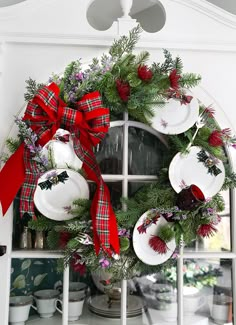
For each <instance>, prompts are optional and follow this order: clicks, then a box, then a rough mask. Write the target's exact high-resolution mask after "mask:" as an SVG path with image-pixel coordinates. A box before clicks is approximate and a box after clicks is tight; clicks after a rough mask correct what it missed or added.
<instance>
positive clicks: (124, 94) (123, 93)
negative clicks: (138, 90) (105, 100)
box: [116, 79, 130, 102]
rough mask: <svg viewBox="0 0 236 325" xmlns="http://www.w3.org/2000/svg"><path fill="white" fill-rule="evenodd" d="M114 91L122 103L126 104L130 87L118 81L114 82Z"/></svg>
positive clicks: (126, 83)
mask: <svg viewBox="0 0 236 325" xmlns="http://www.w3.org/2000/svg"><path fill="white" fill-rule="evenodd" d="M116 89H117V91H118V94H119V96H120V98H121V99H122V100H123V102H127V101H128V100H129V96H130V85H129V83H128V82H125V81H122V80H120V79H118V80H116Z"/></svg>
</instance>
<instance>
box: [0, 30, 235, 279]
mask: <svg viewBox="0 0 236 325" xmlns="http://www.w3.org/2000/svg"><path fill="white" fill-rule="evenodd" d="M140 32H141V29H140V27H139V26H137V27H135V28H134V29H133V30H131V31H130V33H129V35H128V36H122V37H121V38H120V39H119V40H116V41H114V43H113V45H112V46H111V48H110V50H109V53H108V54H104V55H103V56H102V57H101V58H100V59H98V58H94V59H93V61H92V63H91V64H90V65H89V66H87V67H84V64H83V63H82V61H81V60H78V61H73V62H71V63H70V64H69V65H68V66H67V67H66V69H65V72H64V74H63V75H55V74H53V75H52V76H51V78H50V81H49V84H47V85H45V84H37V83H36V82H35V81H34V80H32V79H29V80H28V81H27V93H26V94H25V99H26V101H27V102H28V104H27V107H26V110H25V113H24V116H23V118H22V119H20V118H16V124H17V125H18V127H19V136H18V139H8V140H7V145H8V148H9V149H11V151H12V155H11V156H10V158H8V157H7V158H6V159H5V161H6V163H5V165H4V167H3V169H2V170H1V172H0V183H1V184H2V186H1V189H0V201H1V204H2V209H3V214H5V212H6V211H7V209H8V207H9V205H10V204H11V202H12V201H13V199H14V197H15V195H16V193H17V192H18V190H19V189H20V188H21V194H20V214H21V216H25V215H26V214H27V215H28V216H30V217H31V218H32V219H31V220H30V221H29V224H28V225H29V227H30V228H31V229H34V230H44V231H47V233H48V236H47V240H48V246H49V248H50V249H58V248H59V249H60V250H62V251H63V254H64V258H63V259H61V260H60V263H59V268H60V269H63V268H64V267H65V266H67V265H70V266H71V267H72V268H73V270H74V271H78V272H80V273H81V274H83V273H84V272H85V271H86V268H87V269H89V270H92V271H93V270H97V269H99V268H100V269H106V270H107V271H108V272H109V273H110V274H112V276H113V279H114V281H117V280H119V279H124V278H131V277H133V276H134V275H136V274H140V273H153V272H157V271H158V270H160V269H161V268H163V265H161V263H163V262H165V261H167V259H168V262H167V263H165V265H167V264H168V263H171V262H172V260H173V259H174V258H175V256H176V253H177V248H176V247H179V246H180V245H183V244H188V243H190V242H191V241H193V240H195V239H196V238H197V237H209V236H212V235H214V233H215V232H216V231H217V224H218V223H219V222H220V217H219V215H218V213H219V212H220V211H223V210H224V200H223V198H222V196H221V194H220V193H219V192H220V191H221V190H226V189H228V188H232V187H235V184H236V175H235V174H234V173H233V172H232V171H231V169H230V165H229V161H228V159H227V156H226V149H225V148H226V146H233V147H235V146H236V138H235V137H234V136H232V135H231V132H230V130H229V129H223V130H222V129H220V127H219V126H218V125H217V123H216V121H215V119H214V109H213V108H212V107H206V106H204V104H202V103H200V102H199V101H198V100H197V99H196V98H195V97H194V95H193V93H191V91H190V90H189V89H190V88H193V87H195V86H196V85H198V83H199V82H200V80H201V77H200V76H199V75H196V74H194V73H183V64H182V61H181V59H180V57H176V58H173V57H172V55H171V53H170V52H169V51H168V50H164V62H163V63H159V62H154V63H152V64H149V63H148V62H149V61H148V60H149V53H148V52H147V51H144V52H141V53H139V54H134V52H133V50H134V47H135V45H136V43H137V41H138V39H139V36H140ZM168 109H170V111H168ZM186 110H189V116H190V117H189V116H187V117H186V120H187V122H186V121H184V122H180V125H177V127H176V129H175V126H174V127H173V125H171V123H172V124H173V121H175V120H178V116H180V115H181V114H185V113H186ZM167 111H168V114H167V115H166V114H165V113H166V112H167ZM124 112H127V113H128V115H129V119H132V120H134V121H138V122H142V123H144V124H146V125H150V126H152V127H153V128H156V129H157V130H158V131H159V132H161V133H163V134H165V136H166V140H167V148H166V152H165V165H164V166H163V168H161V170H160V172H159V174H158V175H157V181H155V182H152V183H150V184H146V185H145V186H143V187H142V188H141V189H140V190H139V191H137V193H135V195H134V196H133V197H131V198H129V199H127V198H123V199H122V203H123V207H124V208H123V209H122V210H116V211H114V210H113V207H112V205H111V201H110V194H109V190H108V187H107V185H106V184H105V183H104V181H103V178H102V176H101V172H100V168H99V166H98V164H97V162H96V156H95V154H94V147H95V146H96V145H97V144H98V143H100V141H102V140H103V139H104V137H105V136H106V133H107V132H108V129H109V121H110V119H111V118H112V119H117V118H118V117H119V116H120V114H121V113H124ZM183 112H184V113H183ZM177 124H178V123H177ZM69 146H70V147H69ZM68 148H69V149H70V150H69V151H68V152H69V153H68V155H67V150H68ZM71 150H74V152H75V154H76V155H75V157H74V156H73V157H72V158H71V156H70V154H71ZM188 159H190V160H188ZM186 166H187V167H188V166H189V168H187V169H190V172H191V175H194V174H196V175H197V177H199V179H201V177H203V176H201V175H204V177H205V178H206V179H207V177H209V179H210V181H211V182H213V183H214V186H213V188H210V190H209V189H208V188H207V187H206V188H201V186H200V185H199V183H198V182H197V181H196V177H195V178H193V181H191V177H190V180H189V179H188V182H186V181H185V179H181V174H179V170H181V168H182V169H186ZM195 168H196V170H195ZM16 169H17V173H16V172H13V170H14V171H15V170H16ZM198 169H200V174H199V175H200V176H198V173H199V170H198ZM182 171H183V170H182ZM185 172H186V174H188V172H187V170H185ZM201 173H203V174H201ZM176 175H177V176H176ZM9 179H10V184H11V187H9V185H7V184H9ZM84 179H86V180H87V181H91V182H93V183H95V184H96V191H95V194H94V196H93V197H92V198H89V195H88V188H87V185H86V184H87V181H84ZM204 181H205V180H202V181H200V184H204ZM206 182H207V181H206ZM78 184H79V186H78ZM66 185H67V186H66ZM203 187H204V186H203ZM56 188H57V189H59V190H58V191H59V192H56V193H61V192H63V193H64V194H63V196H66V195H67V194H68V193H69V194H68V195H71V196H69V197H70V199H71V204H69V205H68V206H64V207H63V211H62V213H61V211H60V213H61V214H58V220H57V218H56V217H55V218H54V219H53V218H52V217H50V216H52V215H53V213H54V212H53V211H54V209H53V208H54V206H55V210H56V209H57V205H58V200H60V199H59V198H57V195H55V193H54V190H55V189H56ZM71 189H73V190H71ZM67 192H68V193H67ZM53 193H54V194H53ZM77 194H78V197H76V195H77ZM74 196H75V197H74ZM45 198H46V199H47V198H49V199H48V201H50V202H51V205H52V206H51V210H50V211H49V212H48V211H47V209H46V210H45V206H44V204H42V202H44V201H43V200H44V199H45ZM40 200H41V201H40ZM40 203H41V204H40ZM35 206H36V207H37V209H36V208H35ZM55 214H56V216H57V211H56V212H55ZM140 245H141V246H142V247H140ZM143 247H144V248H143ZM141 248H142V249H143V250H142V249H141ZM140 250H141V251H140ZM147 251H148V252H149V253H148V254H150V256H148V258H146V256H144V257H143V255H145V254H146V252H147Z"/></svg>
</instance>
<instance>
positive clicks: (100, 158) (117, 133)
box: [95, 127, 123, 174]
mask: <svg viewBox="0 0 236 325" xmlns="http://www.w3.org/2000/svg"><path fill="white" fill-rule="evenodd" d="M95 154H96V158H97V162H98V163H99V165H100V168H101V172H102V173H103V174H122V157H123V127H112V128H110V129H109V132H108V134H107V135H106V137H105V139H104V140H103V141H102V142H101V143H100V144H98V145H97V147H96V149H95Z"/></svg>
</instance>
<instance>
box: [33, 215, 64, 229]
mask: <svg viewBox="0 0 236 325" xmlns="http://www.w3.org/2000/svg"><path fill="white" fill-rule="evenodd" d="M57 224H60V223H59V222H57V221H54V220H51V219H48V218H46V217H44V216H39V217H38V218H37V219H36V220H33V219H32V220H30V221H29V222H28V227H29V228H30V229H32V230H39V231H48V230H51V229H53V228H54V227H55V225H57Z"/></svg>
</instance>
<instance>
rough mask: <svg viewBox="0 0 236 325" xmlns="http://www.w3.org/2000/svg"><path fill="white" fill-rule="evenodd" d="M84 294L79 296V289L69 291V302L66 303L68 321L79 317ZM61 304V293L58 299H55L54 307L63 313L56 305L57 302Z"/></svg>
mask: <svg viewBox="0 0 236 325" xmlns="http://www.w3.org/2000/svg"><path fill="white" fill-rule="evenodd" d="M84 298H85V295H83V296H81V292H80V291H74V292H69V303H68V321H69V322H73V321H76V320H78V319H79V318H80V316H81V314H82V310H83V305H84ZM58 302H59V303H60V304H61V307H62V305H63V295H62V294H61V295H60V299H56V302H55V307H56V309H57V310H58V311H59V313H61V314H62V313H63V310H62V309H60V308H59V307H58V306H57V303H58Z"/></svg>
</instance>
